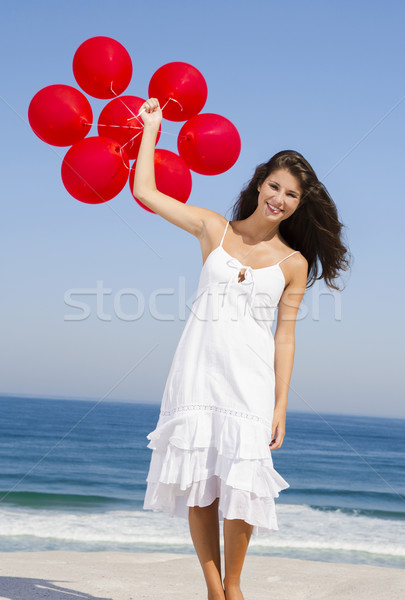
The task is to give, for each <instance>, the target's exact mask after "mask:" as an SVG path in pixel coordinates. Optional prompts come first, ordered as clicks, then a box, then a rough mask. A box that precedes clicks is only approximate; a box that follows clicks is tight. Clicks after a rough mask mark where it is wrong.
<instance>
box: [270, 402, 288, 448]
mask: <svg viewBox="0 0 405 600" xmlns="http://www.w3.org/2000/svg"><path fill="white" fill-rule="evenodd" d="M285 421H286V411H285V410H277V408H275V409H274V415H273V425H272V429H271V438H272V441H271V443H270V444H269V446H270V450H277V449H278V448H281V445H282V443H283V440H284V436H285ZM276 432H277V435H276Z"/></svg>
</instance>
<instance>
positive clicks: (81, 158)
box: [62, 136, 129, 204]
mask: <svg viewBox="0 0 405 600" xmlns="http://www.w3.org/2000/svg"><path fill="white" fill-rule="evenodd" d="M128 173H129V161H128V157H127V155H126V154H125V150H122V149H121V147H120V146H119V145H118V144H117V142H116V141H115V140H111V139H110V138H106V137H98V136H95V137H89V138H86V139H85V140H81V141H80V142H77V143H76V144H74V145H73V146H72V147H71V148H70V149H69V150H68V151H67V153H66V156H65V158H64V159H63V162H62V181H63V185H64V186H65V188H66V189H67V191H68V192H69V194H70V195H71V196H73V198H76V200H80V201H81V202H86V203H87V204H100V203H101V202H106V201H107V200H111V198H114V196H116V195H117V194H119V192H120V191H121V190H122V188H123V187H124V185H125V184H126V182H127V179H128Z"/></svg>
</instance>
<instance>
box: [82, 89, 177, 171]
mask: <svg viewBox="0 0 405 600" xmlns="http://www.w3.org/2000/svg"><path fill="white" fill-rule="evenodd" d="M112 84H113V82H112V81H111V84H110V91H111V93H112V94H114V96H115V97H116V98H119V100H120V101H121V103H122V104H123V105H124V106H125V108H126V109H127V110H128V111H129V112H130V114H131V115H132V117H129V118H128V119H127V121H131V119H133V118H135V119H136V120H137V121H138V123H139V124H140V125H141V127H134V126H133V125H106V124H104V123H99V124H98V127H118V128H122V129H141V131H138V133H136V134H135V135H134V136H133V137H131V138H130V139H129V140H128V141H127V142H125V144H123V145H122V146H120V156H121V160H122V163H123V165H124V167H125V168H126V169H127V170H128V171H130V170H131V167H128V166H127V165H126V164H125V161H124V157H123V156H122V150H123V149H124V148H125V146H127V145H128V144H130V143H131V142H133V141H134V139H135V138H137V137H138V135H141V134H142V130H143V128H144V123H143V121H141V119H140V118H139V117H140V116H141V114H142V113H144V112H145V110H146V108H144V109H142V110H141V111H140V112H139V113H138V114H137V115H136V114H135V113H134V112H133V111H132V110H131V109H130V108H129V106H127V105H126V104H125V102H124V101H123V100H122V98H120V97H119V96H118V94H116V93H115V91H114V90H113V86H112ZM170 101H172V102H176V104H178V105H179V106H180V110H181V111H182V112H183V106H182V105H181V104H180V102H179V101H178V100H176V99H175V98H172V97H170V98H168V99H167V100H166V102H165V104H164V105H163V106H162V112H163V110H164V109H165V108H166V106H167V105H168V104H169V102H170ZM84 125H95V123H84ZM160 133H165V134H166V135H177V134H175V133H172V132H169V131H161V132H160ZM178 137H182V138H186V137H187V136H185V135H182V136H178Z"/></svg>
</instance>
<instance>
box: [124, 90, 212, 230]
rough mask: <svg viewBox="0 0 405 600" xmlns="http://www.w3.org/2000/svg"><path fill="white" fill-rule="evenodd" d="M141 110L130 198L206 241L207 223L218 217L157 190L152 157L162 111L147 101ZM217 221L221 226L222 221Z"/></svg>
mask: <svg viewBox="0 0 405 600" xmlns="http://www.w3.org/2000/svg"><path fill="white" fill-rule="evenodd" d="M141 108H142V109H143V108H145V111H144V112H143V113H142V114H141V116H140V118H141V119H142V120H143V122H144V130H143V134H142V141H141V146H140V149H139V154H138V158H137V160H136V167H135V177H134V186H133V193H134V196H135V197H136V198H137V199H138V200H140V201H141V202H142V203H143V204H145V205H146V206H147V207H148V208H151V209H152V210H153V211H154V212H155V213H157V214H158V215H160V216H161V217H163V218H164V219H166V220H167V221H170V223H173V225H177V226H178V227H181V228H182V229H185V230H186V231H188V232H189V233H191V234H193V235H195V236H196V237H197V238H199V239H200V241H201V239H202V238H204V237H207V225H208V228H210V222H213V221H218V216H219V215H218V213H216V212H214V211H212V210H209V209H207V208H202V207H200V206H191V205H189V204H184V203H183V202H180V201H179V200H176V199H175V198H172V197H171V196H167V195H166V194H162V193H161V192H159V191H158V190H157V188H156V181H155V163H154V156H155V145H156V137H157V134H158V131H159V125H160V123H161V121H162V110H161V108H160V106H159V102H158V100H157V99H156V98H149V100H147V101H146V102H145V103H144V104H143V105H142V107H141ZM220 219H221V222H222V220H223V217H220Z"/></svg>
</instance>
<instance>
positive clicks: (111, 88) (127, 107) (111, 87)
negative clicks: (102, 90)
mask: <svg viewBox="0 0 405 600" xmlns="http://www.w3.org/2000/svg"><path fill="white" fill-rule="evenodd" d="M112 84H113V82H111V85H110V90H111V93H112V94H114V96H115V97H116V98H119V96H118V94H116V93H115V92H114V90H113V86H112ZM119 100H120V102H121V103H122V104H123V105H124V106H125V108H126V109H127V110H129V112H130V113H131V115H132V117H131V118H135V119H136V120H137V121H138V123H140V124H141V125H142V127H143V123H142V121H141V120H140V119H138V117H139V114H140V113H139V114H138V115H136V114H135V113H134V112H132V110H131V109H130V108H129V106H127V105H126V104H125V102H124V101H123V99H122V98H119ZM127 121H130V119H127Z"/></svg>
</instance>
